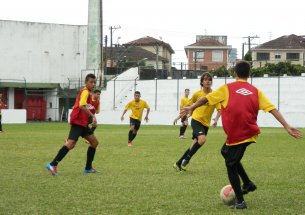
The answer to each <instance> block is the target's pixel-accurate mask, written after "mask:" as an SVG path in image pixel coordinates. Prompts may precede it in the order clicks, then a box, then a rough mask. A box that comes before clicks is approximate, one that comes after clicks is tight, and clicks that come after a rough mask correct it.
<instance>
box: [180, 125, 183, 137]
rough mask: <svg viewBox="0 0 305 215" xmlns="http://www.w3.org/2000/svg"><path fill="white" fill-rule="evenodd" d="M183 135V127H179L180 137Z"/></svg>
mask: <svg viewBox="0 0 305 215" xmlns="http://www.w3.org/2000/svg"><path fill="white" fill-rule="evenodd" d="M183 134H184V132H183V126H180V136H182V135H183Z"/></svg>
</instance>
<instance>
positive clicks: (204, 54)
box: [184, 35, 231, 71]
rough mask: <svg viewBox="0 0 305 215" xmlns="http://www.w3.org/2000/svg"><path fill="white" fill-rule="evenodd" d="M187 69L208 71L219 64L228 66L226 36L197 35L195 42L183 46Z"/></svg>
mask: <svg viewBox="0 0 305 215" xmlns="http://www.w3.org/2000/svg"><path fill="white" fill-rule="evenodd" d="M184 49H185V53H186V55H187V58H188V69H189V70H201V71H209V70H214V69H217V68H219V67H221V66H225V67H226V68H227V67H228V61H229V51H230V50H231V46H228V45H227V36H207V35H197V36H196V43H193V44H191V45H188V46H185V47H184Z"/></svg>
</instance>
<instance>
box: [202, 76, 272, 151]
mask: <svg viewBox="0 0 305 215" xmlns="http://www.w3.org/2000/svg"><path fill="white" fill-rule="evenodd" d="M238 81H241V82H242V81H244V80H238ZM206 98H207V100H208V103H209V104H214V105H215V104H220V105H221V106H222V107H224V108H225V107H227V105H228V101H229V89H228V86H227V85H226V84H225V85H222V86H221V87H219V88H218V89H216V90H214V91H213V92H212V93H209V94H208V95H207V96H206ZM258 102H259V110H263V111H264V112H269V111H271V110H274V109H275V106H274V105H273V104H272V103H271V102H270V101H269V99H268V98H267V97H266V96H265V95H264V93H263V92H262V91H261V90H259V89H258ZM256 139H257V135H255V136H253V137H250V138H248V139H245V140H243V141H240V142H237V143H232V144H230V145H238V144H241V143H246V142H256Z"/></svg>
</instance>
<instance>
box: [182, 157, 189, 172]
mask: <svg viewBox="0 0 305 215" xmlns="http://www.w3.org/2000/svg"><path fill="white" fill-rule="evenodd" d="M189 162H190V161H189V160H186V159H183V161H182V163H181V169H182V170H183V171H186V169H187V165H188V164H189Z"/></svg>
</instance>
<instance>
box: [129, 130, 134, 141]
mask: <svg viewBox="0 0 305 215" xmlns="http://www.w3.org/2000/svg"><path fill="white" fill-rule="evenodd" d="M132 136H133V135H132V130H129V133H128V142H131V141H132V140H133V138H132Z"/></svg>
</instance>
